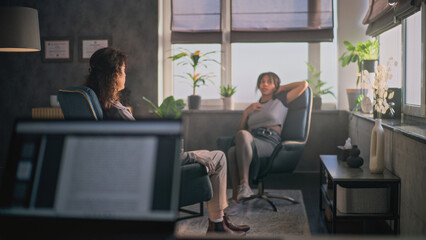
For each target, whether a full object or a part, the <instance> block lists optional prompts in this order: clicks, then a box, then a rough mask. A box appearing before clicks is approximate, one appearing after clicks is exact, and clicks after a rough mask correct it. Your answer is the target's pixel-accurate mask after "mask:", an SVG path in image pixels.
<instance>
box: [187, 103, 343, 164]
mask: <svg viewBox="0 0 426 240" xmlns="http://www.w3.org/2000/svg"><path fill="white" fill-rule="evenodd" d="M241 114H242V111H186V112H184V113H183V120H184V123H185V129H186V130H185V134H184V138H185V150H187V151H190V150H198V149H208V150H214V149H217V144H216V139H217V138H218V137H220V136H233V135H235V133H236V132H237V125H238V122H239V121H240V118H241ZM347 137H348V112H346V111H338V110H332V111H313V112H312V121H311V129H310V134H309V139H308V142H307V144H306V148H305V151H304V153H303V156H302V159H301V160H300V161H299V164H298V166H297V168H296V170H295V171H298V172H319V155H321V154H336V153H337V146H338V145H343V144H344V143H345V140H346V138H347Z"/></svg>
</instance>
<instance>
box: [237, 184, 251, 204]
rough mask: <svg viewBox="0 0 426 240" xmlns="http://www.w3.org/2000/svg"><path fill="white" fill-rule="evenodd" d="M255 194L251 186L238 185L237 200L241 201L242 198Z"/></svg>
mask: <svg viewBox="0 0 426 240" xmlns="http://www.w3.org/2000/svg"><path fill="white" fill-rule="evenodd" d="M253 194H254V193H253V191H252V190H251V188H250V187H249V186H247V185H244V184H241V185H239V186H238V195H237V200H238V201H240V200H241V199H244V198H249V197H251V195H253Z"/></svg>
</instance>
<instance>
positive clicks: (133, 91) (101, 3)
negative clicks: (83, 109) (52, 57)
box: [0, 0, 158, 168]
mask: <svg viewBox="0 0 426 240" xmlns="http://www.w3.org/2000/svg"><path fill="white" fill-rule="evenodd" d="M6 4H7V5H14V6H25V7H32V8H35V9H37V10H38V11H39V23H40V35H41V38H44V37H46V38H49V37H51V38H53V37H54V38H57V37H71V38H72V39H73V40H74V41H73V61H72V62H69V63H43V62H42V58H41V52H36V53H0V91H1V93H0V102H1V107H0V118H1V119H0V128H1V130H0V132H1V137H0V168H1V167H2V166H3V165H4V159H5V157H6V153H7V147H8V144H9V141H10V136H11V133H12V128H13V123H14V121H15V119H16V118H30V117H31V108H33V107H46V106H49V95H50V94H56V92H57V90H58V89H59V88H64V87H67V86H70V85H80V84H82V83H83V82H84V77H85V75H86V74H87V71H88V62H81V61H80V60H79V55H78V46H79V44H78V39H79V38H80V37H98V36H110V37H111V38H112V45H113V46H114V47H117V48H119V49H121V50H123V51H125V52H126V53H127V54H128V55H129V66H128V71H127V82H126V90H125V91H126V96H127V99H128V101H127V103H128V104H129V105H130V106H132V107H133V109H134V115H135V117H136V118H138V117H142V116H145V115H148V109H147V108H146V105H145V103H143V102H142V101H143V100H142V96H146V97H147V98H149V99H151V100H153V101H154V102H157V65H158V64H157V51H158V2H157V1H142V0H125V1H124V0H71V1H70V0H39V1H24V0H22V1H2V2H0V5H2V6H7V5H6Z"/></svg>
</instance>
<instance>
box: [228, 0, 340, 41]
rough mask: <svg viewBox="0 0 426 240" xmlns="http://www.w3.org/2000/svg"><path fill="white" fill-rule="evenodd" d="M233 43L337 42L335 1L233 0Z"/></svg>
mask: <svg viewBox="0 0 426 240" xmlns="http://www.w3.org/2000/svg"><path fill="white" fill-rule="evenodd" d="M231 19H232V20H231V21H232V23H231V41H232V42H323V41H332V40H333V4H332V0H232V18H231Z"/></svg>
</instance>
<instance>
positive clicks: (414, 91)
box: [404, 11, 422, 106]
mask: <svg viewBox="0 0 426 240" xmlns="http://www.w3.org/2000/svg"><path fill="white" fill-rule="evenodd" d="M421 13H422V12H421V11H420V12H417V13H416V14H414V15H413V16H411V17H409V18H407V20H406V33H405V34H406V35H405V36H406V37H405V61H406V62H405V94H404V96H405V101H404V102H405V103H406V104H409V105H415V106H420V105H421V95H422V94H421V91H422V87H421V80H422V65H421V63H422V51H421V49H422V46H421V45H422V44H421V33H422V32H421V31H419V30H420V29H422V22H421V20H422V18H421Z"/></svg>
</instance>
